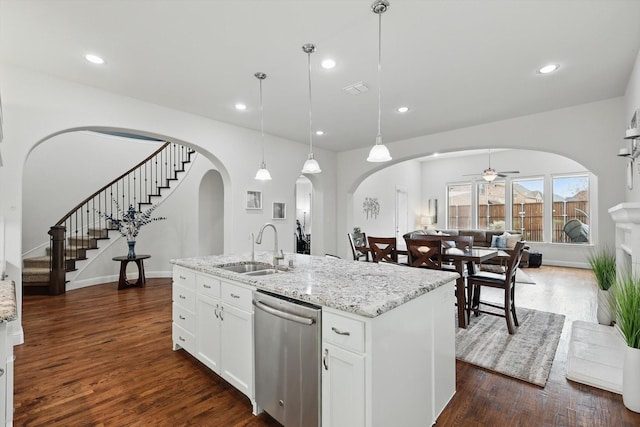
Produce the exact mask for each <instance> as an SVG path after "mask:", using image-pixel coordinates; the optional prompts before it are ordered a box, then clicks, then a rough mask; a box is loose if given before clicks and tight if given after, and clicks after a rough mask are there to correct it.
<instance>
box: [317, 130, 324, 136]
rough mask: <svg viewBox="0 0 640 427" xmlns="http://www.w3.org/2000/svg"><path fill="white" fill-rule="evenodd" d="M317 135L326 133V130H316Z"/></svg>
mask: <svg viewBox="0 0 640 427" xmlns="http://www.w3.org/2000/svg"><path fill="white" fill-rule="evenodd" d="M316 135H324V131H323V130H317V131H316Z"/></svg>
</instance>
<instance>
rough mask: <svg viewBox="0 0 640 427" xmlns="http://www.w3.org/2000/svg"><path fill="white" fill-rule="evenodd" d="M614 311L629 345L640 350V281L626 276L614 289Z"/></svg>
mask: <svg viewBox="0 0 640 427" xmlns="http://www.w3.org/2000/svg"><path fill="white" fill-rule="evenodd" d="M613 296H614V298H613V303H614V304H613V309H614V312H615V314H616V321H617V324H618V327H619V328H620V330H621V331H622V335H623V336H624V339H625V341H626V342H627V345H628V346H629V347H632V348H639V349H640V279H638V278H637V277H632V276H631V275H626V276H625V277H622V278H619V279H618V281H617V282H616V285H615V287H614V288H613Z"/></svg>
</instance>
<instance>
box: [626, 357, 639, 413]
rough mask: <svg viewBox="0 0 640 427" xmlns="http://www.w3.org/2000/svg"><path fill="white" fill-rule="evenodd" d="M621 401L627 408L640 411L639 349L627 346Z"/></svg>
mask: <svg viewBox="0 0 640 427" xmlns="http://www.w3.org/2000/svg"><path fill="white" fill-rule="evenodd" d="M622 401H623V402H624V406H626V407H627V409H630V410H631V411H633V412H640V349H638V348H632V347H629V346H627V350H626V352H625V354H624V366H623V368H622Z"/></svg>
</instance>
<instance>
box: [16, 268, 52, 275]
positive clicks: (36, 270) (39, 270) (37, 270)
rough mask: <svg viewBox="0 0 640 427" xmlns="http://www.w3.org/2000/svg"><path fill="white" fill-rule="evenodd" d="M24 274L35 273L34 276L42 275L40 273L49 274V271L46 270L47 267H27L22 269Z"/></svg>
mask: <svg viewBox="0 0 640 427" xmlns="http://www.w3.org/2000/svg"><path fill="white" fill-rule="evenodd" d="M24 273H34V274H40V273H47V274H48V273H49V269H48V268H45V267H25V268H23V269H22V274H24Z"/></svg>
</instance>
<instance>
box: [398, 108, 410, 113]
mask: <svg viewBox="0 0 640 427" xmlns="http://www.w3.org/2000/svg"><path fill="white" fill-rule="evenodd" d="M407 111H409V107H398V112H399V113H406V112H407Z"/></svg>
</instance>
